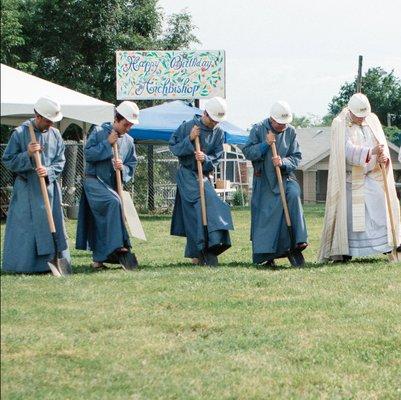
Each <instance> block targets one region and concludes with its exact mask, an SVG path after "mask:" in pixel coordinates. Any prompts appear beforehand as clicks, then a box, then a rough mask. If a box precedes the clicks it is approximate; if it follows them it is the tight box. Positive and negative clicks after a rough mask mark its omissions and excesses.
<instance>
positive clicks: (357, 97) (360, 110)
mask: <svg viewBox="0 0 401 400" xmlns="http://www.w3.org/2000/svg"><path fill="white" fill-rule="evenodd" d="M348 109H349V110H350V111H351V112H352V114H354V115H355V116H357V117H359V118H362V117H367V116H368V115H369V114H370V111H371V109H370V103H369V99H368V98H367V97H366V96H365V95H364V94H362V93H355V94H354V95H352V96H351V98H350V99H349V102H348Z"/></svg>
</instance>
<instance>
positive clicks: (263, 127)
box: [242, 101, 307, 266]
mask: <svg viewBox="0 0 401 400" xmlns="http://www.w3.org/2000/svg"><path fill="white" fill-rule="evenodd" d="M291 121H292V114H291V110H290V107H289V106H288V104H287V103H286V102H284V101H278V102H276V103H275V104H274V105H273V107H272V109H271V113H270V118H267V119H265V120H264V121H262V122H260V123H257V124H255V125H254V126H253V127H252V129H251V132H250V134H249V139H248V141H247V143H246V145H245V146H244V148H243V149H242V151H243V153H244V155H245V157H246V158H247V159H248V160H250V161H252V164H253V169H254V176H253V189H252V201H251V214H252V221H251V240H252V253H253V262H254V263H256V264H266V265H269V266H274V259H276V258H280V257H286V256H287V254H288V251H289V249H290V248H291V243H290V237H289V232H288V229H287V225H286V222H285V218H284V210H283V205H282V202H281V198H280V189H279V185H278V181H277V176H276V171H275V167H276V166H279V167H280V169H281V174H282V177H283V183H284V189H285V194H286V199H287V204H288V208H289V212H290V219H291V224H292V229H293V232H294V237H295V244H296V248H297V250H299V251H302V250H304V249H305V248H306V246H307V232H306V225H305V219H304V215H303V210H302V204H301V199H300V188H299V185H298V182H297V181H296V179H295V176H294V171H295V169H296V168H297V166H298V164H299V162H300V160H301V151H300V149H299V144H298V141H297V136H296V133H295V129H294V127H293V126H291V125H289V124H290V122H291ZM273 141H275V143H276V147H277V157H273V154H272V149H271V143H272V142H273Z"/></svg>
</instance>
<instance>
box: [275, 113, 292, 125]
mask: <svg viewBox="0 0 401 400" xmlns="http://www.w3.org/2000/svg"><path fill="white" fill-rule="evenodd" d="M271 118H273V119H274V120H275V121H276V122H277V123H278V124H290V123H291V122H292V115H289V116H288V117H287V118H276V117H273V116H272V117H271Z"/></svg>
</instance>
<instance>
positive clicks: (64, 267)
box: [57, 258, 72, 275]
mask: <svg viewBox="0 0 401 400" xmlns="http://www.w3.org/2000/svg"><path fill="white" fill-rule="evenodd" d="M57 264H58V270H59V271H60V273H61V275H71V274H72V268H71V264H70V263H69V262H68V261H67V260H66V259H65V258H59V259H58V260H57Z"/></svg>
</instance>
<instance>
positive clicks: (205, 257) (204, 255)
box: [195, 136, 218, 267]
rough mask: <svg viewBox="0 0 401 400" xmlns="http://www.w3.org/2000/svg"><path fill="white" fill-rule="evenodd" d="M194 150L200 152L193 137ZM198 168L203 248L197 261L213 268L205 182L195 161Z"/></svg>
mask: <svg viewBox="0 0 401 400" xmlns="http://www.w3.org/2000/svg"><path fill="white" fill-rule="evenodd" d="M195 150H196V152H200V151H201V147H200V142H199V136H196V137H195ZM196 163H197V167H198V183H199V193H200V200H201V212H202V225H203V236H204V243H205V244H204V247H203V249H202V252H201V257H200V260H199V263H200V264H204V265H209V266H211V267H214V266H216V265H217V264H218V259H217V256H216V255H215V254H214V253H212V252H210V251H209V250H208V245H209V232H208V230H207V214H206V200H205V182H204V180H203V169H202V162H201V161H199V160H196Z"/></svg>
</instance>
